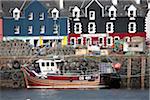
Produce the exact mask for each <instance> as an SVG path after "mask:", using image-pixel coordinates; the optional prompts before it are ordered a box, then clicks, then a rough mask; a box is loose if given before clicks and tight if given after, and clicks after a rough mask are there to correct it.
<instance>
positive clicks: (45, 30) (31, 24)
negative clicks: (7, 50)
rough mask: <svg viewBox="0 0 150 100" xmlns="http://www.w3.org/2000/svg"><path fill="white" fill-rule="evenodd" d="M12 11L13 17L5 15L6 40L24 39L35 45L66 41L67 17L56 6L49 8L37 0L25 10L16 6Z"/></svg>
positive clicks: (52, 44)
mask: <svg viewBox="0 0 150 100" xmlns="http://www.w3.org/2000/svg"><path fill="white" fill-rule="evenodd" d="M11 13H12V17H3V21H4V23H3V31H4V38H3V39H4V40H10V39H22V40H24V41H27V42H30V43H31V44H32V45H33V46H35V47H36V46H40V45H50V46H54V44H56V43H59V44H61V43H62V41H63V43H66V42H64V38H66V36H67V34H68V31H67V27H68V26H67V18H65V17H60V16H59V11H58V10H57V9H56V8H53V9H51V10H49V9H47V8H46V7H44V6H43V5H42V4H41V3H40V2H39V1H36V0H35V1H31V2H30V3H29V4H28V5H27V6H26V7H25V8H24V9H23V11H20V9H18V8H14V9H13V10H12V11H11ZM50 14H51V16H49V15H50ZM65 40H66V39H65ZM66 41H67V40H66Z"/></svg>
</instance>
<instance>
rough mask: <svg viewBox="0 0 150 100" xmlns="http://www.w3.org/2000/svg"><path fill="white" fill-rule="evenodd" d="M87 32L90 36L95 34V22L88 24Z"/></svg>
mask: <svg viewBox="0 0 150 100" xmlns="http://www.w3.org/2000/svg"><path fill="white" fill-rule="evenodd" d="M91 25H93V26H92V31H91V27H90V26H91ZM88 32H89V33H91V34H95V32H96V24H95V22H90V23H89V24H88Z"/></svg>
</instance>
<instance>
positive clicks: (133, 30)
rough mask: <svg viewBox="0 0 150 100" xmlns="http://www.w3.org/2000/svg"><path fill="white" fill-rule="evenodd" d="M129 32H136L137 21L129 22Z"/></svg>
mask: <svg viewBox="0 0 150 100" xmlns="http://www.w3.org/2000/svg"><path fill="white" fill-rule="evenodd" d="M132 25H133V26H132ZM131 26H132V27H131ZM128 32H129V33H136V23H135V22H129V24H128Z"/></svg>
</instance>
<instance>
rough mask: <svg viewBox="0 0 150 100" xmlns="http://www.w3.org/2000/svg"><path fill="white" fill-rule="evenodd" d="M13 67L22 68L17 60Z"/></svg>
mask: <svg viewBox="0 0 150 100" xmlns="http://www.w3.org/2000/svg"><path fill="white" fill-rule="evenodd" d="M12 65H13V68H14V69H19V68H20V62H19V61H17V60H15V61H14V62H13V64H12Z"/></svg>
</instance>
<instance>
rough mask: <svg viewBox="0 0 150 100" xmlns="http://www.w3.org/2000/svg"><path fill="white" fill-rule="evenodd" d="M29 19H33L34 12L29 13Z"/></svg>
mask: <svg viewBox="0 0 150 100" xmlns="http://www.w3.org/2000/svg"><path fill="white" fill-rule="evenodd" d="M28 20H33V12H30V13H29V15H28Z"/></svg>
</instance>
